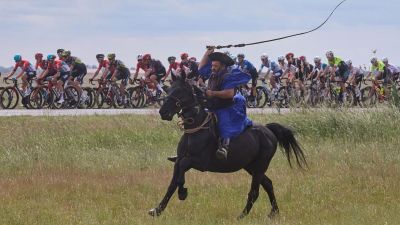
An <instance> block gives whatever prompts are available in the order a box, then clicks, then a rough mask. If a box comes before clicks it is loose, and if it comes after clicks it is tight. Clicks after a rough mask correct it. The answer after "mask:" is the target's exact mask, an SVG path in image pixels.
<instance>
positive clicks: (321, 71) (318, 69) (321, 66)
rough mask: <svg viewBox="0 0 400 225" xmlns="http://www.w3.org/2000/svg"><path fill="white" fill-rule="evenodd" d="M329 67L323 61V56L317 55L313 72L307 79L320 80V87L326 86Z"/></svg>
mask: <svg viewBox="0 0 400 225" xmlns="http://www.w3.org/2000/svg"><path fill="white" fill-rule="evenodd" d="M327 69H328V65H327V64H326V63H322V62H321V57H319V56H315V57H314V68H313V70H312V71H311V73H310V74H309V75H308V77H307V79H311V80H315V81H319V83H320V88H321V89H323V88H325V82H326V76H325V74H326V72H327Z"/></svg>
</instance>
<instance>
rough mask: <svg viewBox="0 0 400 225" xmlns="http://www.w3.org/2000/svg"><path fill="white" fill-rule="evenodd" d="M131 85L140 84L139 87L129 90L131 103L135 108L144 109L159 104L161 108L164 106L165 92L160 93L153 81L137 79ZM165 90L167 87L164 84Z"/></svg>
mask: <svg viewBox="0 0 400 225" xmlns="http://www.w3.org/2000/svg"><path fill="white" fill-rule="evenodd" d="M130 82H131V83H135V82H138V83H139V85H138V86H135V87H131V88H128V92H129V96H130V103H131V105H132V107H134V108H143V107H145V106H148V105H154V104H157V105H159V106H160V107H161V106H162V105H163V104H164V99H165V97H166V96H165V95H166V94H165V92H162V93H160V91H159V90H157V88H156V87H155V86H154V84H153V83H152V81H150V80H148V79H135V80H131V81H130ZM163 86H164V88H165V89H167V88H166V86H165V85H164V84H163Z"/></svg>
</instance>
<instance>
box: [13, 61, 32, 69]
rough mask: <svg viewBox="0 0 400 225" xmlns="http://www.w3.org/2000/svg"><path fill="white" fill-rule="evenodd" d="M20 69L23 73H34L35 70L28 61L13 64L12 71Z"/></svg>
mask: <svg viewBox="0 0 400 225" xmlns="http://www.w3.org/2000/svg"><path fill="white" fill-rule="evenodd" d="M18 67H20V68H21V69H22V71H24V72H34V71H35V69H34V68H33V66H32V64H31V63H30V62H29V61H28V60H21V61H19V62H17V63H15V66H14V71H16V70H17V69H18Z"/></svg>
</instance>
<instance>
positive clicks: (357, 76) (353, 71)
mask: <svg viewBox="0 0 400 225" xmlns="http://www.w3.org/2000/svg"><path fill="white" fill-rule="evenodd" d="M346 64H347V66H348V67H349V71H350V75H349V78H348V79H347V83H348V84H350V85H352V86H353V89H354V94H355V96H356V98H357V99H358V98H360V96H361V91H360V88H359V86H358V85H359V84H360V82H361V81H362V79H363V77H364V71H363V70H362V69H360V68H357V67H355V66H353V62H352V61H351V60H347V61H346ZM354 105H357V103H356V102H354Z"/></svg>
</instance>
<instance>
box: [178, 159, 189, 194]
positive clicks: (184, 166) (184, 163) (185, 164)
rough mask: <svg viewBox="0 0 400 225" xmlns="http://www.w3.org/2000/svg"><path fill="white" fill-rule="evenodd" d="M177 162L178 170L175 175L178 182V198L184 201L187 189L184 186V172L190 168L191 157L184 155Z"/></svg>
mask: <svg viewBox="0 0 400 225" xmlns="http://www.w3.org/2000/svg"><path fill="white" fill-rule="evenodd" d="M178 164H179V171H178V177H177V184H178V187H179V189H178V198H179V200H181V201H184V200H185V199H186V198H187V195H188V191H187V188H185V187H184V185H185V173H186V172H187V171H188V170H189V169H190V168H191V164H192V163H191V159H190V158H188V157H184V158H182V159H181V160H179V162H178Z"/></svg>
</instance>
